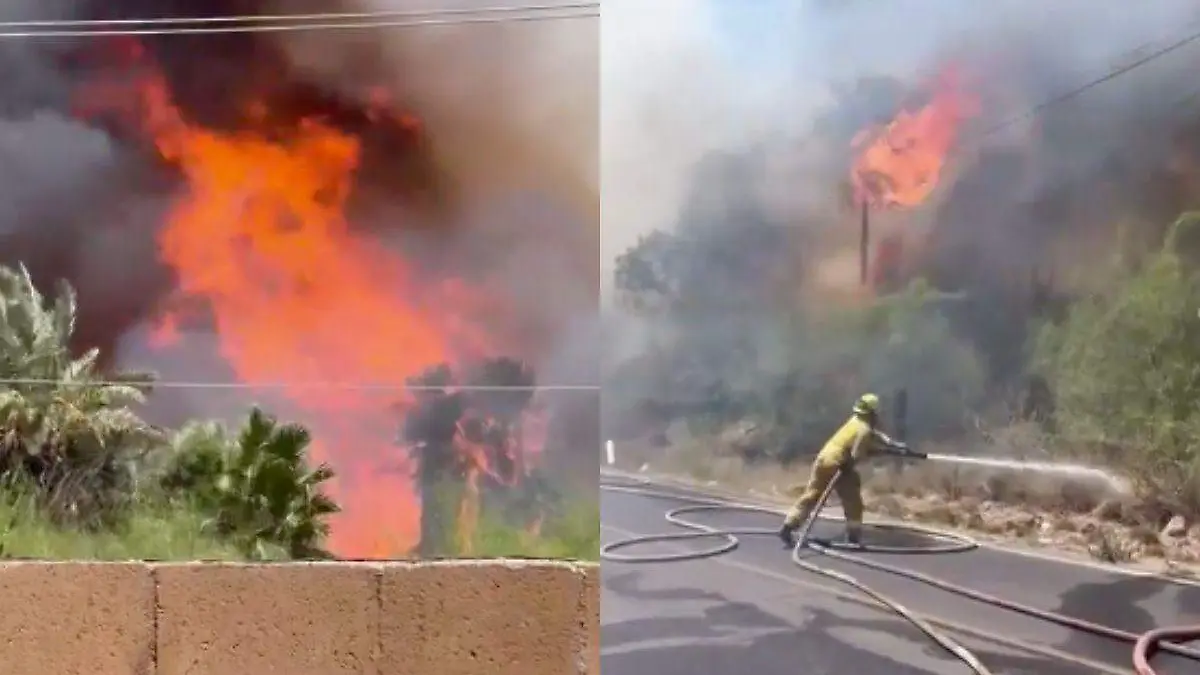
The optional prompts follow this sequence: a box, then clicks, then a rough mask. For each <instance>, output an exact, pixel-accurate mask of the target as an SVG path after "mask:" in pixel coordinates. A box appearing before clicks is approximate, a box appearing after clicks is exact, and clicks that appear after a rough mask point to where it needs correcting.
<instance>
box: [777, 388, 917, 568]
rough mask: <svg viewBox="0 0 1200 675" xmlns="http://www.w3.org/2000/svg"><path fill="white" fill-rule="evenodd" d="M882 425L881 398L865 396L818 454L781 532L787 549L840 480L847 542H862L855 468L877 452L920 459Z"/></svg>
mask: <svg viewBox="0 0 1200 675" xmlns="http://www.w3.org/2000/svg"><path fill="white" fill-rule="evenodd" d="M878 423H879V397H878V396H876V395H875V394H863V395H862V396H860V397H859V399H858V401H856V402H855V403H854V411H853V415H851V417H850V419H849V420H847V421H846V423H845V424H843V425H842V427H841V428H840V429H838V430H837V433H835V434H834V435H833V437H832V438H830V439H829V441H827V442H826V443H825V447H824V448H822V449H821V451H820V452H819V453H817V458H816V460H815V461H813V465H812V470H811V472H810V473H809V475H808V484H807V485H806V486H805V488H804V493H803V494H801V495H800V498H799V499H797V500H796V503H795V505H793V506H792V508H791V509H790V510H789V511H788V513H787V517H786V518H785V519H784V521H783V527H782V528H780V530H779V537H780V539H782V540H783V541H784V543H785V544H787V545H788V546H795V544H796V542H795V533H796V530H797V529H798V528H799V527H800V525H801V524H803V523H804V522H805V521H806V520H808V517H809V516H810V515H812V510H813V509H814V508H815V507H816V506H817V501H818V500H819V499H820V498H821V495H823V494H825V490H826V488H828V487H829V482H830V481H832V480H834V477H836V478H837V482H836V483H835V484H834V486H833V489H834V492H836V493H837V496H838V499H840V500H841V502H842V510H843V511H844V512H845V515H846V540H847V541H848V542H849V543H850V544H853V545H861V542H862V520H863V500H862V478H861V477H860V476H859V474H858V470H857V468H856V465H857V464H858V462H859V461H861V460H863V459H866V458H867V457H869V456H870V455H871V454H873V453H875V452H886V453H888V454H894V455H900V456H903V457H912V456H919V455H917V453H914V452H912V451H910V450H909V449H908V446H907V445H906V444H905V443H903V442H900V441H896V440H893V439H891V438H889V437H888V436H887V435H886V434H884V433H883V432H881V431H879V430H878V429H877V428H876V427H877V426H878Z"/></svg>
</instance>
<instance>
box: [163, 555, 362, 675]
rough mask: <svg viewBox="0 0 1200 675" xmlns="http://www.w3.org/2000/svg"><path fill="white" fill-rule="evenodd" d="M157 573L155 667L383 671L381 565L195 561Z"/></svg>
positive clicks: (193, 671)
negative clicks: (379, 660) (379, 648)
mask: <svg viewBox="0 0 1200 675" xmlns="http://www.w3.org/2000/svg"><path fill="white" fill-rule="evenodd" d="M154 572H155V577H156V579H157V582H158V606H159V614H158V673H157V675H185V674H186V675H263V674H264V673H278V674H279V675H342V674H346V675H349V674H350V673H354V674H371V675H374V674H375V673H377V672H378V670H377V669H376V664H375V651H376V644H377V637H378V629H379V623H378V622H379V603H378V597H379V596H378V591H379V569H378V567H376V566H373V565H365V564H344V563H343V564H321V563H312V564H303V563H297V564H280V565H237V564H215V563H210V564H204V563H194V564H182V565H159V566H156V567H155V570H154Z"/></svg>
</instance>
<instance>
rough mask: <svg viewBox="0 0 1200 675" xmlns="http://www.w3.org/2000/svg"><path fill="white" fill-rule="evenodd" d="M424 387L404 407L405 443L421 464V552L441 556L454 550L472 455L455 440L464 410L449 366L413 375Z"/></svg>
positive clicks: (415, 383)
mask: <svg viewBox="0 0 1200 675" xmlns="http://www.w3.org/2000/svg"><path fill="white" fill-rule="evenodd" d="M409 384H410V385H413V386H415V387H419V389H417V390H416V393H415V396H414V400H413V401H411V402H410V403H409V404H407V405H404V406H402V408H403V409H404V410H405V411H406V414H405V418H404V429H403V432H402V433H401V438H400V441H401V444H402V445H404V446H405V447H406V448H408V450H409V456H410V458H411V459H412V460H413V461H414V462H416V468H417V471H416V484H417V489H418V491H419V493H420V497H421V540H420V542H419V544H418V546H417V554H418V555H419V556H420V557H422V558H438V557H444V556H446V555H449V554H450V553H451V552H452V551H453V546H452V542H453V535H455V534H456V533H457V518H456V514H457V510H458V506H459V499H460V495H461V493H462V489H463V485H464V482H465V480H466V477H467V472H468V465H467V458H465V457H463V456H461V455H460V453H459V452H458V447H457V445H456V444H455V437H456V436H457V435H458V432H459V424H460V422H461V420H462V416H463V413H464V412H465V402H464V400H463V395H462V394H461V393H457V392H456V393H452V392H450V391H448V388H450V387H452V386H453V385H454V384H455V382H454V376H453V373H452V372H451V370H450V367H449V366H447V365H444V364H443V365H439V366H435V367H433V368H430V369H429V370H427V371H425V372H424V373H422V374H421V375H420V376H418V377H415V378H411V379H410V380H409Z"/></svg>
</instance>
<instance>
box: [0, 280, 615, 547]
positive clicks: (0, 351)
mask: <svg viewBox="0 0 1200 675" xmlns="http://www.w3.org/2000/svg"><path fill="white" fill-rule="evenodd" d="M76 309H77V307H76V298H75V292H74V290H73V289H72V288H70V287H69V286H68V285H66V284H60V285H59V287H58V288H57V292H56V295H55V296H54V297H53V298H51V299H47V298H45V297H44V296H43V295H42V294H41V293H40V291H39V290H38V288H37V287H36V286H35V285H34V283H33V280H32V279H31V277H30V275H29V274H28V272H27V271H26V270H25V269H24V268H23V267H21V268H17V269H12V268H7V267H0V482H2V486H3V489H2V490H0V556H3V557H18V558H23V557H29V558H51V559H97V558H98V559H160V560H161V559H227V560H233V559H251V560H287V559H314V558H329V557H332V556H331V555H330V553H329V552H328V551H327V550H326V549H325V545H324V541H325V537H326V535H328V533H329V516H331V515H332V514H335V513H337V512H338V505H337V504H336V503H335V502H334V500H333V499H331V498H330V496H329V494H328V492H327V491H326V489H325V487H326V483H327V481H329V480H330V479H331V478H333V476H334V471H333V469H332V468H331V467H330V466H328V465H325V464H314V463H313V462H312V461H311V459H310V458H309V456H308V454H307V450H308V446H309V443H310V440H311V439H310V436H309V432H308V430H307V429H305V428H304V427H303V426H301V425H299V424H294V423H286V422H281V421H279V420H277V419H275V418H274V417H272V416H271V415H269V414H267V413H265V412H264V411H262V410H260V409H258V408H254V409H251V410H250V411H249V413H248V415H247V417H246V419H245V421H244V422H243V423H242V425H241V426H240V428H238V429H236V430H231V429H229V428H227V427H226V426H224V425H223V424H220V423H218V422H212V421H194V422H190V423H188V424H185V425H184V426H183V427H182V428H180V429H176V430H170V429H164V428H159V427H156V426H153V425H151V424H149V423H147V422H146V421H144V420H143V419H142V418H141V417H140V416H139V415H138V413H137V407H138V406H139V405H140V404H141V403H143V402H145V400H146V398H147V396H148V395H149V394H150V392H151V391H152V388H153V384H154V378H153V377H151V376H150V375H148V374H145V373H123V372H106V371H104V370H102V369H101V368H100V367H99V363H100V354H99V352H98V350H95V349H92V350H89V351H86V352H84V353H83V354H76V353H74V352H73V351H72V347H71V337H72V334H73V331H74V328H75V316H76ZM438 378H441V380H438ZM448 378H449V369H447V368H445V367H442V368H438V369H434V370H433V371H431V373H430V374H428V375H427V376H426V377H425V378H424V381H426V382H427V383H433V382H435V381H446V382H448V381H449V380H448ZM479 378H480V379H481V381H492V382H494V383H500V384H504V383H509V382H512V381H513V378H517V379H519V380H521V381H524V380H531V379H532V373H531V372H529V371H528V369H525V368H524V367H523V366H522V365H521V364H519V363H516V362H512V361H508V360H497V361H494V362H489V363H488V364H485V366H484V367H483V368H482V369H481V371H480V373H479ZM425 396H426V397H427V399H428V401H427V403H426V404H425V405H424V406H417V409H419V410H422V411H426V412H428V411H429V410H430V409H436V410H437V411H439V412H441V413H442V416H441V417H440V418H438V416H437V415H433V417H432V418H431V419H432V420H433V422H434V424H433V427H430V428H425V429H424V430H420V431H414V433H416V434H417V435H419V436H421V437H422V438H423V439H424V440H426V441H429V440H433V441H437V440H439V439H442V436H439V434H441V433H443V432H445V431H446V428H445V427H444V426H443V427H438V426H437V423H438V422H440V423H442V424H449V425H450V431H451V432H453V431H454V429H455V428H456V427H457V426H458V425H460V422H461V420H460V419H459V417H461V413H462V412H463V410H462V409H460V408H458V407H457V406H459V405H460V404H461V403H462V402H463V401H461V399H459V398H458V395H456V394H446V393H445V392H442V393H441V394H427V395H425ZM469 403H470V404H471V406H473V408H472V409H479V410H485V411H486V412H487V414H488V415H489V416H488V417H487V418H485V419H494V420H498V421H499V422H498V423H497V424H493V425H492V426H491V427H489V428H488V431H489V433H491V434H493V435H496V434H498V435H499V438H498V439H492V440H494V441H496V442H497V443H499V444H500V445H503V444H504V443H507V442H508V441H509V440H510V439H509V438H508V436H507V434H509V433H510V432H511V430H512V429H513V428H515V427H516V426H519V425H516V424H515V420H516V419H517V418H518V417H519V416H520V415H521V413H522V412H523V411H524V409H525V407H526V406H527V404H528V397H524V398H512V397H509V396H499V395H496V396H489V397H487V398H479V397H475V398H474V399H472V400H471V401H470V402H469ZM418 416H419V415H418ZM451 418H453V419H451ZM419 426H420V424H419V423H416V424H414V420H413V419H412V417H411V416H410V420H409V424H408V427H409V429H410V430H415V429H416V428H417V427H419ZM476 440H477V441H478V442H479V443H481V444H483V445H487V443H485V441H486V440H487V439H476ZM493 445H495V443H493ZM420 464H421V470H422V481H423V482H422V485H431V484H433V483H434V482H439V483H440V484H441V485H442V486H446V485H449V486H451V487H452V488H453V489H452V492H453V493H454V494H462V493H463V492H464V490H463V487H464V486H466V485H467V484H468V479H469V478H470V477H471V472H470V471H469V470H468V469H467V468H466V467H464V466H463V465H462V464H461V456H459V455H455V454H454V448H451V447H449V446H446V445H441V446H438V445H436V443H435V444H432V445H430V444H428V443H427V444H426V446H425V449H424V451H423V452H422V453H421V454H420ZM434 478H436V479H437V481H434ZM511 485H513V486H515V487H513V488H512V489H510V490H503V489H499V488H496V487H492V488H490V489H488V490H487V501H488V505H487V508H488V509H493V508H495V509H498V510H496V511H495V513H494V514H493V515H494V516H501V515H503V516H505V517H500V518H497V517H489V518H487V519H485V522H484V523H482V524H481V526H480V527H478V528H476V531H475V532H473V533H471V534H472V536H471V537H470V538H469V539H468V540H467V541H460V542H455V543H456V544H458V545H459V548H458V549H456V548H454V547H452V546H435V542H439V541H441V539H440V538H439V537H440V536H441V535H442V534H443V533H445V532H447V531H452V530H453V529H454V528H455V527H456V524H455V523H454V522H453V516H452V520H451V522H449V523H441V522H432V521H431V525H430V529H429V530H427V535H429V536H428V539H429V542H428V543H426V544H425V546H426V547H429V548H431V549H434V550H433V551H432V552H433V553H434V554H437V555H453V554H455V553H458V552H462V551H461V549H462V548H463V547H465V548H466V549H468V551H467V552H471V553H476V554H480V555H488V554H490V555H510V556H511V555H521V554H528V555H538V554H556V555H558V556H560V557H578V558H593V557H595V556H596V555H597V552H598V538H599V533H598V525H597V523H598V517H597V515H596V514H595V513H594V512H593V513H584V511H580V512H578V513H577V512H575V511H574V510H571V509H568V508H567V507H566V505H565V504H562V503H561V500H559V502H555V501H554V494H553V491H552V490H550V489H549V488H548V486H547V485H546V484H545V481H543V480H539V478H538V476H537V475H536V473H533V475H532V477H531V478H530V479H529V480H525V481H521V482H519V483H517V482H515V481H514V482H511ZM430 501H433V500H430ZM552 502H553V503H552ZM492 503H496V504H498V505H499V506H495V507H493V505H492ZM542 506H546V508H538V507H542ZM503 509H508V510H509V511H511V510H514V509H515V510H518V511H520V515H521V516H523V517H524V518H526V519H527V520H533V519H534V517H535V516H534V515H533V514H535V513H536V514H537V517H538V519H539V520H542V519H543V518H542V514H545V513H553V514H561V515H556V516H554V517H552V518H548V519H545V522H540V525H541V531H540V533H536V534H540V536H535V533H534V532H533V531H532V529H531V528H528V527H522V528H514V526H513V525H512V523H513V522H515V521H514V519H513V518H511V517H507V516H509V515H510V513H509V511H503ZM522 509H523V510H522ZM427 510H428V511H429V512H430V514H431V515H430V518H431V519H436V518H437V514H438V513H439V509H437V508H430V509H427ZM489 513H492V512H491V511H489ZM589 519H590V521H589ZM430 533H433V534H430ZM434 535H437V536H434Z"/></svg>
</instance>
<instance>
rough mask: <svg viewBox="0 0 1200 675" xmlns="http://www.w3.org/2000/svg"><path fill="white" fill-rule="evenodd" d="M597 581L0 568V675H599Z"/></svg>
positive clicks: (417, 566)
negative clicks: (0, 674) (1, 674)
mask: <svg viewBox="0 0 1200 675" xmlns="http://www.w3.org/2000/svg"><path fill="white" fill-rule="evenodd" d="M599 576H600V568H599V566H597V565H583V564H575V563H568V562H557V561H446V562H430V563H377V564H376V563H289V564H274V565H250V564H225V563H182V564H154V563H84V562H62V563H40V562H9V563H3V564H0V664H3V665H2V666H0V668H2V672H3V673H4V674H5V675H50V674H53V675H185V674H186V675H265V674H268V673H276V674H278V675H351V674H354V675H359V674H362V675H430V674H431V673H437V674H438V675H475V674H481V675H575V674H578V675H599V673H600V646H599V645H600V642H599V637H600V591H599V587H600V583H599V582H600V579H599Z"/></svg>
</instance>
